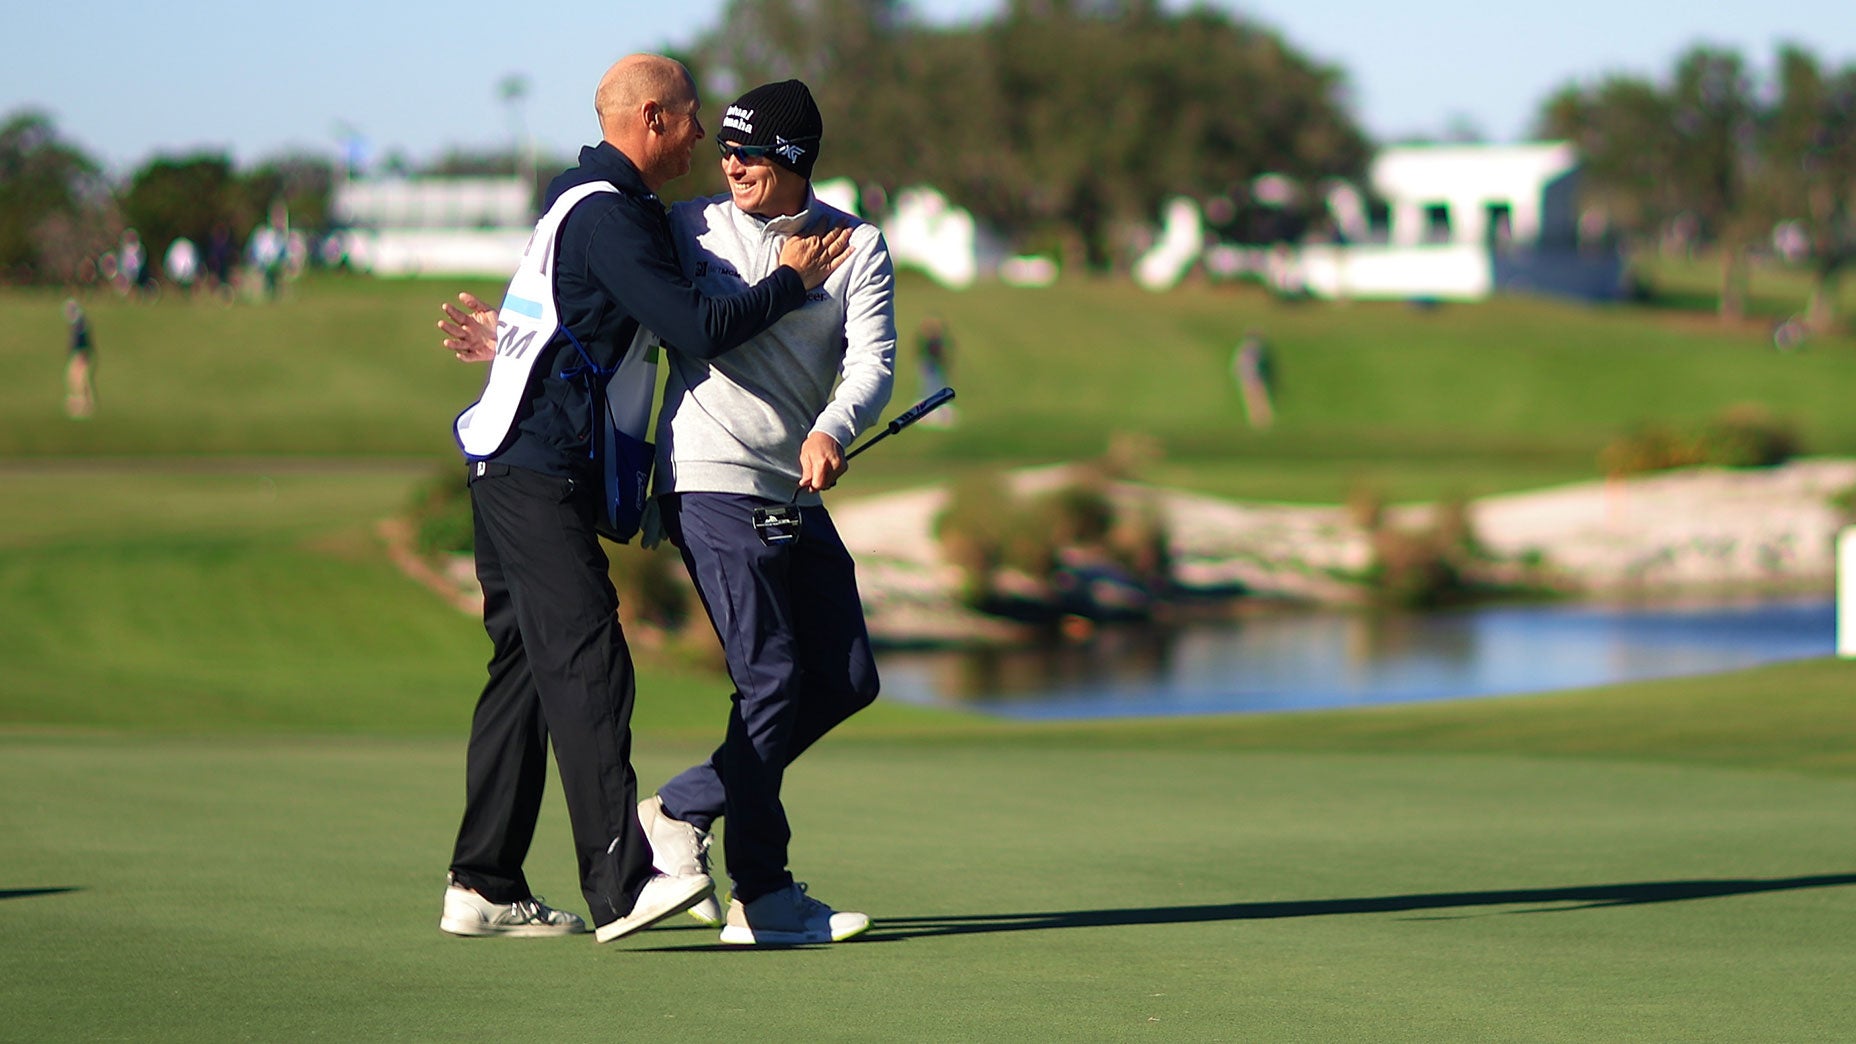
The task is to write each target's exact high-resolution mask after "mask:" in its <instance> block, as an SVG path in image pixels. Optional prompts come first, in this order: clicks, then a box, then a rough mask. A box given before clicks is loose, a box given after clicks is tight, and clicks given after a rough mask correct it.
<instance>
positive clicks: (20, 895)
mask: <svg viewBox="0 0 1856 1044" xmlns="http://www.w3.org/2000/svg"><path fill="white" fill-rule="evenodd" d="M81 891H83V889H81V888H0V900H4V899H30V898H32V897H33V896H35V895H63V894H64V893H66V892H81Z"/></svg>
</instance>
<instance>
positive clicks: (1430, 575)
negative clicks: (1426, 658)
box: [1366, 497, 1481, 609]
mask: <svg viewBox="0 0 1856 1044" xmlns="http://www.w3.org/2000/svg"><path fill="white" fill-rule="evenodd" d="M1373 505H1374V511H1373V512H1372V513H1371V516H1370V517H1371V520H1372V524H1371V525H1370V526H1368V527H1366V528H1367V531H1368V533H1369V534H1370V537H1371V541H1372V548H1373V564H1372V566H1371V567H1370V568H1369V569H1368V571H1367V574H1366V581H1367V583H1368V585H1369V587H1370V588H1371V594H1372V598H1373V601H1375V602H1377V603H1379V604H1381V605H1388V606H1395V607H1398V608H1402V609H1428V608H1433V607H1435V606H1439V605H1444V604H1447V603H1450V602H1452V601H1457V600H1460V599H1462V598H1464V597H1465V596H1467V595H1469V594H1471V593H1472V591H1473V589H1474V586H1475V585H1474V584H1473V583H1471V582H1470V580H1469V578H1468V577H1469V565H1470V562H1471V561H1472V560H1473V559H1474V558H1475V557H1476V556H1477V555H1478V554H1480V553H1481V552H1480V545H1479V544H1478V542H1477V540H1476V534H1475V532H1474V529H1473V528H1472V526H1471V524H1470V517H1469V502H1468V501H1467V500H1465V499H1463V498H1462V497H1452V498H1449V499H1446V500H1444V501H1442V502H1440V503H1439V504H1438V505H1437V506H1436V508H1435V509H1434V510H1433V511H1432V513H1431V519H1430V522H1429V523H1428V524H1427V525H1424V526H1421V527H1418V528H1415V529H1401V528H1398V527H1396V526H1393V525H1391V524H1389V523H1388V522H1387V520H1386V518H1385V513H1384V510H1383V505H1380V504H1379V503H1378V501H1377V500H1374V501H1373Z"/></svg>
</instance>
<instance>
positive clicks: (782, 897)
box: [722, 884, 870, 946]
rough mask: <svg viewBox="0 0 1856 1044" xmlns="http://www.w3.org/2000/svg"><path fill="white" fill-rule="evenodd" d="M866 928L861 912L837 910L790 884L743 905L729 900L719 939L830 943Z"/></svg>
mask: <svg viewBox="0 0 1856 1044" xmlns="http://www.w3.org/2000/svg"><path fill="white" fill-rule="evenodd" d="M869 927H870V918H868V917H866V916H864V915H863V914H860V913H839V912H838V911H836V910H833V909H832V908H831V907H829V906H826V905H825V904H824V903H821V902H819V901H818V900H817V899H814V898H812V897H811V896H809V895H807V894H806V886H805V885H803V884H792V885H788V886H786V887H785V888H783V889H781V890H779V891H777V892H769V893H768V894H766V895H763V896H761V897H760V898H759V899H756V900H754V901H753V902H751V903H747V904H745V905H744V904H743V903H742V902H741V900H739V899H730V900H729V901H728V924H727V925H725V926H723V928H722V941H723V942H725V943H728V944H730V945H732V946H801V945H805V944H807V943H834V942H843V941H844V940H846V939H849V938H851V937H852V936H856V935H862V934H863V933H864V932H865V931H866V930H868V929H869Z"/></svg>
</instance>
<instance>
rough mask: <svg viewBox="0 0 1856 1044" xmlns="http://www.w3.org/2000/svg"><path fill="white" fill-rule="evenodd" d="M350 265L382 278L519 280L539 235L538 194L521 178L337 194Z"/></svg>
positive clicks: (385, 182) (358, 186)
mask: <svg viewBox="0 0 1856 1044" xmlns="http://www.w3.org/2000/svg"><path fill="white" fill-rule="evenodd" d="M332 206H333V209H334V217H335V220H337V221H339V222H340V223H342V224H343V225H345V226H347V228H348V229H349V231H348V232H347V234H346V238H347V243H346V245H347V251H348V258H349V261H350V262H351V263H352V264H354V265H355V267H357V268H360V269H362V270H364V271H371V272H373V273H374V274H375V275H382V276H416V275H430V276H484V277H492V278H498V279H502V278H507V277H508V276H510V275H512V274H514V273H515V270H516V264H517V262H518V261H519V260H520V259H521V256H522V248H523V247H524V246H526V245H527V244H528V237H529V233H530V232H532V231H534V228H535V218H536V214H535V209H534V198H533V192H532V190H531V189H530V188H529V185H528V183H527V182H526V181H524V180H523V179H521V178H516V177H508V178H464V177H458V178H439V177H429V178H426V177H422V178H380V179H367V180H351V181H346V182H343V183H341V184H339V185H337V186H336V188H335V198H334V200H333V203H332Z"/></svg>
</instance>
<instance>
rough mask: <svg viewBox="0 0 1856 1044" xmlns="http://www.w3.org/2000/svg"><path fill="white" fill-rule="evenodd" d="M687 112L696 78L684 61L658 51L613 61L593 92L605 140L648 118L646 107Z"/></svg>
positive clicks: (620, 134) (690, 107)
mask: <svg viewBox="0 0 1856 1044" xmlns="http://www.w3.org/2000/svg"><path fill="white" fill-rule="evenodd" d="M652 103H655V104H656V105H658V106H660V107H662V108H664V109H667V110H669V111H672V112H678V113H682V112H688V111H690V110H691V109H693V108H694V106H695V104H696V81H695V80H694V79H693V78H692V77H691V76H690V71H689V70H688V69H685V68H684V67H683V63H681V62H678V61H675V60H674V59H670V58H666V57H664V56H663V55H661V54H633V55H627V56H626V57H624V58H621V59H619V60H618V61H616V62H614V63H613V64H612V68H610V69H607V70H606V75H605V76H603V77H601V78H600V81H599V89H598V90H597V91H594V92H593V111H594V112H596V113H598V114H599V130H600V133H601V134H603V135H604V136H605V138H606V140H607V141H612V140H613V139H614V137H615V132H617V135H618V136H624V135H625V134H626V133H628V132H629V131H630V130H631V129H632V126H633V124H634V123H636V122H637V121H638V120H640V119H646V118H648V117H649V113H648V112H647V111H646V106H648V105H651V104H652Z"/></svg>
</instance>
